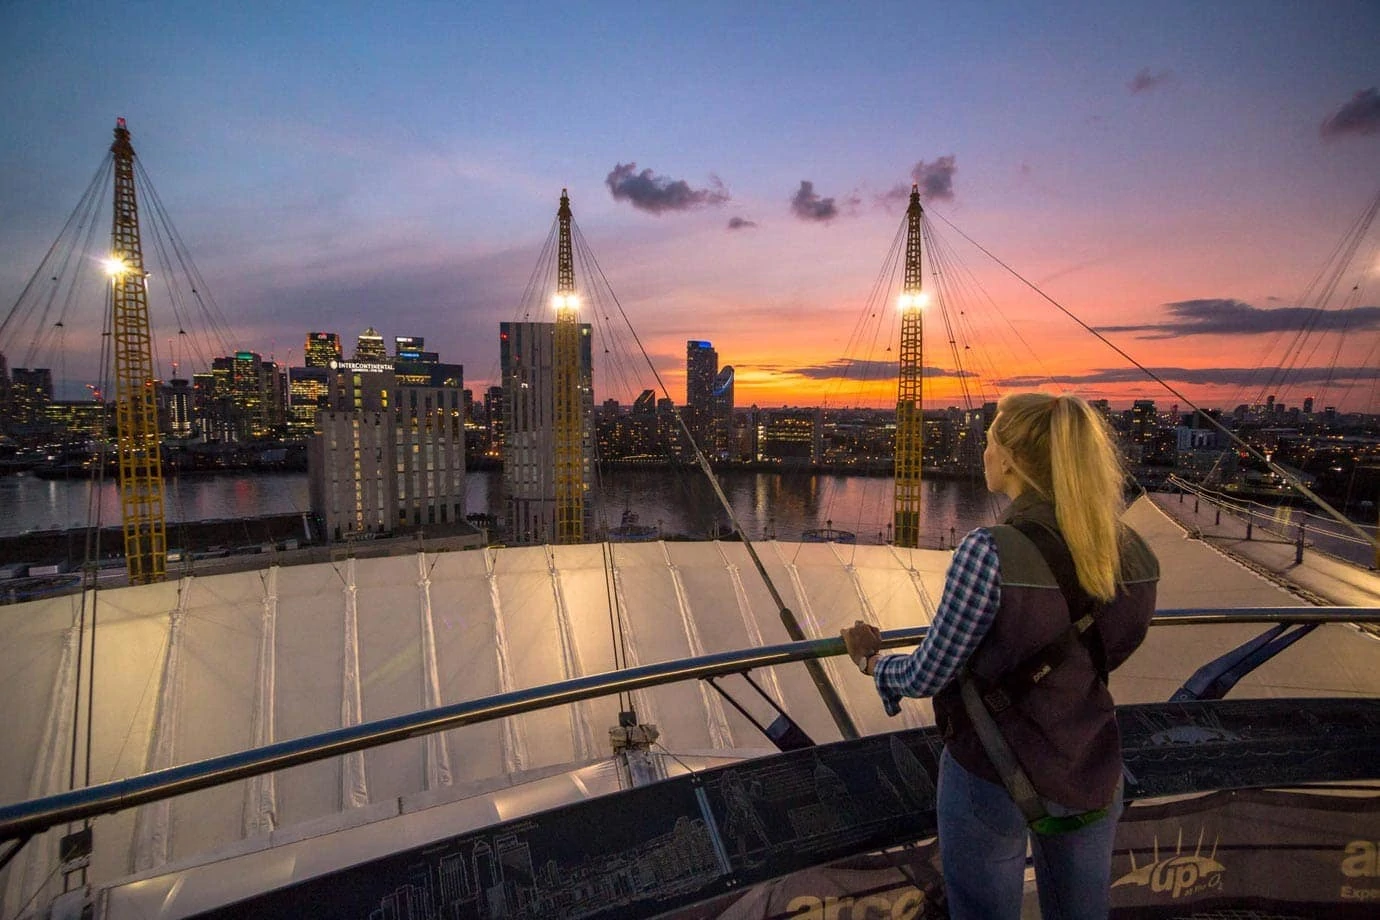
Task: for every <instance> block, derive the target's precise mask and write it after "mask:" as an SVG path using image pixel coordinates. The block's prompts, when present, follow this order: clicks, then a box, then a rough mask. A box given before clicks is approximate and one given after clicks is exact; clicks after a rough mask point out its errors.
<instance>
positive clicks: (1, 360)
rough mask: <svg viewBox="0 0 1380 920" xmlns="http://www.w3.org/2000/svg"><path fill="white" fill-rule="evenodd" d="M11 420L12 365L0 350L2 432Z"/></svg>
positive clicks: (0, 429) (0, 430) (0, 422)
mask: <svg viewBox="0 0 1380 920" xmlns="http://www.w3.org/2000/svg"><path fill="white" fill-rule="evenodd" d="M9 420H10V365H9V362H8V361H6V360H5V353H4V352H3V351H0V433H3V432H4V431H5V427H6V426H7V425H8V424H9Z"/></svg>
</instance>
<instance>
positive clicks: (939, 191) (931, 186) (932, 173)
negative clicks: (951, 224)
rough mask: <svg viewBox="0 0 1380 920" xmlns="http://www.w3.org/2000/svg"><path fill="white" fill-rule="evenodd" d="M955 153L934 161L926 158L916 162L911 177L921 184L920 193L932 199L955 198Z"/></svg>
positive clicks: (946, 199) (944, 199)
mask: <svg viewBox="0 0 1380 920" xmlns="http://www.w3.org/2000/svg"><path fill="white" fill-rule="evenodd" d="M956 172H958V167H957V166H955V165H954V155H953V154H952V153H951V154H949V155H948V156H946V157H940V158H939V159H937V160H935V161H934V162H933V163H926V162H925V161H924V160H921V161H920V162H918V163H916V164H915V165H914V166H913V167H911V170H910V178H911V180H912V181H914V182H916V183H918V184H919V186H920V194H921V196H923V197H924V198H926V199H928V200H930V201H953V200H954V173H956Z"/></svg>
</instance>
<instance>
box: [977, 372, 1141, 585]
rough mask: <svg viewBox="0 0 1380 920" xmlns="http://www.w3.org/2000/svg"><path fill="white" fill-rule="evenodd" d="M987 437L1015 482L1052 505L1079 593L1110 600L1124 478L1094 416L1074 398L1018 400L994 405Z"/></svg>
mask: <svg viewBox="0 0 1380 920" xmlns="http://www.w3.org/2000/svg"><path fill="white" fill-rule="evenodd" d="M987 436H988V438H991V439H993V440H995V441H996V442H997V444H999V445H1000V446H1002V447H1004V448H1005V449H1006V450H1007V451H1009V452H1010V453H1011V457H1012V461H1013V465H1014V467H1015V470H1016V473H1017V475H1019V476H1020V477H1021V478H1022V479H1023V480H1025V482H1026V484H1027V485H1028V486H1031V487H1033V488H1034V489H1035V490H1036V491H1038V492H1039V493H1040V494H1042V495H1043V496H1044V497H1045V498H1047V499H1049V500H1050V501H1051V502H1053V504H1054V515H1055V518H1056V520H1057V521H1058V523H1059V530H1060V532H1061V533H1062V534H1063V535H1064V542H1065V543H1067V544H1068V547H1069V552H1070V553H1071V554H1072V555H1073V566H1074V569H1075V571H1076V572H1077V573H1078V583H1079V584H1081V585H1082V586H1083V590H1085V591H1087V592H1088V593H1089V594H1090V595H1092V596H1093V597H1094V598H1096V599H1098V600H1103V601H1109V600H1111V599H1112V598H1113V597H1114V596H1115V594H1116V582H1117V576H1118V573H1119V572H1120V570H1121V542H1120V528H1119V525H1118V521H1119V519H1120V518H1121V513H1122V511H1124V510H1125V506H1126V501H1125V497H1124V492H1123V488H1124V484H1125V476H1126V474H1125V471H1124V470H1123V468H1122V466H1121V458H1120V456H1119V455H1118V453H1117V448H1116V442H1115V440H1114V439H1113V438H1112V435H1111V432H1110V431H1109V430H1108V427H1107V422H1106V421H1105V420H1104V419H1103V417H1102V415H1101V413H1099V412H1098V411H1097V410H1095V409H1093V407H1092V406H1089V405H1088V404H1087V403H1086V402H1085V401H1083V400H1082V399H1079V398H1078V397H1077V396H1051V395H1050V394H1048V393H1018V394H1015V395H1012V396H1007V397H1006V398H1004V399H1003V400H1001V402H999V403H998V404H997V417H996V419H995V420H993V422H992V427H991V430H989V431H988V434H987Z"/></svg>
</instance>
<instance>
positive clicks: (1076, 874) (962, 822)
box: [938, 749, 1122, 920]
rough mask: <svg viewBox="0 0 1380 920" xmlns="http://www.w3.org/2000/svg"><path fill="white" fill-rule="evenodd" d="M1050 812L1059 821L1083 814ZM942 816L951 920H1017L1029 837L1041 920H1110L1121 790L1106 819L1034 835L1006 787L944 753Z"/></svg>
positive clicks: (1050, 807) (1060, 810)
mask: <svg viewBox="0 0 1380 920" xmlns="http://www.w3.org/2000/svg"><path fill="white" fill-rule="evenodd" d="M1047 807H1048V810H1049V812H1050V814H1055V815H1060V814H1063V815H1067V814H1076V813H1077V812H1078V811H1079V810H1081V809H1065V808H1061V807H1060V806H1058V805H1053V804H1047ZM938 810H939V816H938V817H939V854H940V858H941V860H942V861H943V869H944V889H945V891H946V893H947V895H948V901H949V916H950V917H951V918H953V920H1000V918H1006V917H1009V918H1019V917H1020V915H1021V894H1022V889H1023V888H1024V881H1025V879H1024V876H1025V852H1026V840H1027V838H1029V840H1030V843H1031V849H1032V852H1033V853H1034V857H1035V883H1036V886H1037V887H1038V889H1039V896H1040V913H1041V915H1042V916H1043V917H1044V920H1075V918H1076V920H1082V918H1097V920H1105V918H1106V916H1107V912H1108V910H1109V907H1110V905H1109V898H1110V891H1111V874H1112V843H1113V840H1114V838H1115V837H1116V822H1117V819H1118V818H1120V817H1121V810H1122V804H1121V788H1120V786H1118V787H1117V793H1116V797H1115V802H1114V803H1113V805H1112V807H1110V808H1108V809H1107V817H1105V818H1103V819H1102V820H1101V821H1097V822H1095V823H1093V824H1089V825H1087V826H1086V827H1082V828H1079V829H1078V830H1076V831H1072V832H1070V833H1067V834H1053V835H1044V834H1032V833H1030V832H1029V830H1028V829H1027V827H1026V823H1025V817H1024V816H1023V815H1022V814H1021V811H1020V809H1019V808H1017V807H1016V803H1015V802H1014V801H1012V799H1011V796H1010V794H1009V793H1007V791H1006V788H1005V787H1004V786H999V785H997V784H995V783H989V782H987V781H986V780H984V779H981V778H979V777H977V776H974V775H973V774H972V773H969V772H968V771H967V770H965V769H963V767H961V766H959V764H958V762H957V761H955V760H954V759H953V758H952V757H950V756H949V752H948V750H947V749H946V750H945V751H944V753H943V754H942V755H941V756H940V758H939V791H938Z"/></svg>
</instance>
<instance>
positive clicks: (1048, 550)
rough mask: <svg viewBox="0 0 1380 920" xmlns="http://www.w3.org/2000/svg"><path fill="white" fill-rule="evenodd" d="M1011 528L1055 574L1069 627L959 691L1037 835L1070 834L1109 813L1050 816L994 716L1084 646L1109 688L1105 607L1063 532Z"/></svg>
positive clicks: (1024, 525)
mask: <svg viewBox="0 0 1380 920" xmlns="http://www.w3.org/2000/svg"><path fill="white" fill-rule="evenodd" d="M1011 526H1012V527H1014V528H1016V529H1017V530H1019V531H1020V532H1021V533H1022V534H1024V535H1025V536H1026V537H1027V538H1028V539H1029V540H1030V542H1032V543H1034V544H1035V548H1036V549H1037V550H1039V552H1040V555H1041V556H1042V557H1043V558H1044V560H1045V564H1046V565H1048V566H1049V569H1050V571H1051V572H1052V573H1053V574H1054V580H1055V582H1057V583H1058V585H1059V590H1060V592H1062V593H1063V595H1064V600H1065V601H1066V602H1067V603H1068V608H1069V620H1070V623H1069V628H1068V629H1066V630H1065V631H1064V632H1063V633H1062V634H1060V636H1059V637H1058V638H1057V639H1055V640H1053V641H1052V642H1050V643H1049V644H1047V645H1045V646H1044V647H1042V648H1040V649H1039V650H1038V651H1036V652H1034V653H1033V654H1030V655H1028V656H1026V657H1025V658H1023V659H1022V660H1021V661H1020V662H1019V663H1018V664H1017V665H1016V666H1015V667H1013V668H1012V669H1010V670H1009V671H1007V672H1006V673H1005V674H1003V675H1002V676H1000V677H998V678H995V679H990V680H989V679H985V678H982V677H980V676H979V675H977V674H975V673H974V672H973V670H972V668H966V669H965V670H964V672H963V675H962V676H961V677H960V678H959V692H960V693H961V695H962V697H963V706H964V709H966V710H967V712H968V718H969V720H971V721H972V723H973V728H974V729H975V730H976V731H977V734H978V738H979V739H980V740H981V741H982V747H983V749H984V750H985V751H986V752H987V757H988V759H989V760H991V762H992V766H993V767H995V768H996V770H997V773H998V774H999V775H1000V776H1001V780H1002V784H1003V785H1005V786H1006V790H1007V792H1009V793H1010V794H1011V798H1012V799H1013V800H1015V802H1016V805H1017V807H1019V808H1020V810H1021V814H1022V815H1024V816H1025V820H1026V824H1027V825H1029V827H1030V829H1031V830H1033V831H1034V832H1035V833H1037V834H1046V835H1049V834H1065V833H1068V832H1069V831H1076V830H1078V829H1079V828H1081V827H1086V826H1087V825H1089V824H1093V823H1094V822H1097V821H1100V820H1101V819H1102V818H1104V817H1106V815H1107V809H1106V808H1096V809H1093V810H1092V811H1085V812H1082V813H1081V814H1076V815H1051V814H1049V811H1048V809H1047V808H1046V807H1045V802H1044V800H1043V799H1042V798H1041V797H1040V794H1039V793H1038V792H1036V791H1035V786H1034V784H1032V783H1031V782H1030V777H1029V776H1027V775H1026V772H1025V770H1024V769H1022V768H1021V765H1020V763H1019V762H1017V760H1016V755H1015V752H1013V751H1012V750H1011V745H1009V744H1008V743H1007V742H1006V738H1004V737H1003V736H1002V733H1001V729H1000V728H998V727H997V723H996V721H995V720H994V719H993V718H992V716H993V715H994V714H997V713H1001V712H1005V711H1006V710H1007V709H1010V708H1011V707H1012V706H1013V705H1015V704H1016V703H1017V702H1019V701H1020V700H1021V699H1022V698H1023V697H1024V696H1025V695H1026V694H1027V693H1029V692H1030V691H1031V690H1032V689H1034V687H1035V686H1036V685H1037V684H1039V683H1040V681H1042V680H1044V679H1045V678H1046V677H1048V676H1049V674H1050V673H1051V672H1053V671H1054V669H1055V668H1057V667H1059V665H1060V664H1062V663H1063V662H1064V660H1065V659H1067V658H1068V656H1069V654H1070V653H1071V652H1072V651H1073V650H1074V648H1075V647H1076V646H1078V645H1079V644H1082V645H1084V646H1086V647H1087V649H1088V654H1089V655H1090V656H1091V657H1092V660H1093V667H1094V668H1096V670H1097V676H1098V678H1099V679H1100V680H1101V681H1102V683H1103V684H1106V682H1107V655H1106V652H1105V650H1104V648H1103V645H1102V636H1101V634H1100V633H1099V632H1098V630H1097V615H1098V614H1099V613H1101V611H1102V609H1103V605H1101V604H1099V603H1097V602H1096V601H1095V600H1093V598H1092V597H1091V596H1090V595H1089V594H1088V592H1086V591H1084V590H1083V586H1082V585H1080V584H1079V583H1078V573H1077V570H1076V569H1075V568H1074V564H1073V555H1072V554H1071V553H1070V552H1069V548H1068V544H1066V543H1065V542H1064V538H1063V537H1062V536H1061V535H1060V534H1059V533H1057V532H1056V531H1054V530H1051V529H1050V528H1048V527H1046V526H1045V525H1043V524H1039V523H1036V522H1034V521H1016V522H1013V523H1012V524H1011Z"/></svg>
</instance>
